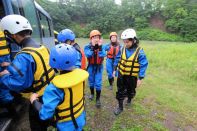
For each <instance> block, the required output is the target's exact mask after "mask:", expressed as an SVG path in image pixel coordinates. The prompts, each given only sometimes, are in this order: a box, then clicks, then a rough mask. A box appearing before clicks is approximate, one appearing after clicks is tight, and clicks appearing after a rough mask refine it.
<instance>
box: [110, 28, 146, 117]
mask: <svg viewBox="0 0 197 131" xmlns="http://www.w3.org/2000/svg"><path fill="white" fill-rule="evenodd" d="M121 39H123V42H124V47H123V48H122V50H120V52H119V54H121V57H120V60H119V63H118V65H117V69H118V78H117V88H118V89H117V92H116V99H117V100H118V108H117V109H116V110H115V111H114V114H115V115H119V114H120V113H121V112H122V111H123V101H124V98H125V97H127V98H128V99H127V105H128V106H130V105H131V102H132V99H133V98H134V97H135V94H136V90H135V88H136V87H137V86H139V85H140V84H141V82H142V79H143V78H144V77H145V72H146V69H147V66H148V61H147V58H146V55H145V53H144V51H143V49H142V48H141V47H139V40H138V39H137V36H136V32H135V30H134V29H126V30H125V31H123V33H122V35H121Z"/></svg>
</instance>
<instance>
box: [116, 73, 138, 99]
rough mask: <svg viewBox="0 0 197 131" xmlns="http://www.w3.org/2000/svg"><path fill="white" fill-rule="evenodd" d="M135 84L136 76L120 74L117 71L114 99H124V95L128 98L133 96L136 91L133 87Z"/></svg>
mask: <svg viewBox="0 0 197 131" xmlns="http://www.w3.org/2000/svg"><path fill="white" fill-rule="evenodd" d="M136 86H137V77H134V76H122V75H121V74H120V73H119V76H118V78H117V88H118V91H117V92H116V99H117V100H124V98H125V97H128V99H132V98H134V97H135V94H136V91H135V88H136Z"/></svg>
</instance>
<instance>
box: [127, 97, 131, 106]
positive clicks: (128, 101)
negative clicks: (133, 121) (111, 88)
mask: <svg viewBox="0 0 197 131" xmlns="http://www.w3.org/2000/svg"><path fill="white" fill-rule="evenodd" d="M131 100H132V99H131V98H128V99H127V103H126V106H131V104H132V101H131Z"/></svg>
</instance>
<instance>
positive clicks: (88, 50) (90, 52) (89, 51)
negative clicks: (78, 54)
mask: <svg viewBox="0 0 197 131" xmlns="http://www.w3.org/2000/svg"><path fill="white" fill-rule="evenodd" d="M84 53H85V56H86V57H87V58H90V57H92V56H93V48H91V45H90V44H88V45H86V46H85V47H84Z"/></svg>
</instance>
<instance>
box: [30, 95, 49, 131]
mask: <svg viewBox="0 0 197 131" xmlns="http://www.w3.org/2000/svg"><path fill="white" fill-rule="evenodd" d="M39 101H40V102H41V103H43V102H42V97H40V98H39ZM29 122H30V128H31V131H47V128H48V126H50V125H52V123H50V122H49V121H43V120H41V119H40V117H39V112H38V111H37V110H36V109H35V108H34V107H33V105H32V104H30V107H29Z"/></svg>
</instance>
